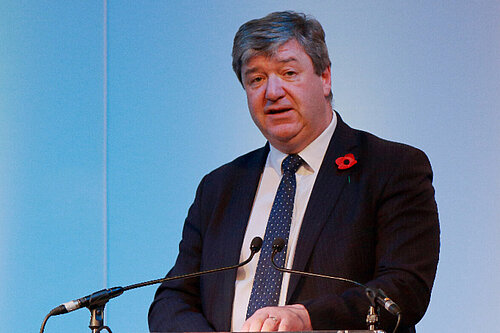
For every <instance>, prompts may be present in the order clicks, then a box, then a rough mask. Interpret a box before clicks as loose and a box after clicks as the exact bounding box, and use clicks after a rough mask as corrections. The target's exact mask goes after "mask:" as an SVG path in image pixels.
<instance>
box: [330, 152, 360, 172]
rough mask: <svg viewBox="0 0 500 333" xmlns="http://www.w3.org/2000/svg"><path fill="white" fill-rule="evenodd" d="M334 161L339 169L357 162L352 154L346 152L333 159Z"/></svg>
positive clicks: (346, 167) (347, 167)
mask: <svg viewBox="0 0 500 333" xmlns="http://www.w3.org/2000/svg"><path fill="white" fill-rule="evenodd" d="M335 163H336V164H337V166H338V168H339V170H345V169H349V168H350V167H352V166H353V165H354V164H356V163H358V161H356V159H355V158H354V155H353V154H351V153H349V154H346V155H345V156H342V157H339V158H337V159H336V160H335Z"/></svg>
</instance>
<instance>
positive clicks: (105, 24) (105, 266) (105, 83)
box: [102, 0, 109, 288]
mask: <svg viewBox="0 0 500 333" xmlns="http://www.w3.org/2000/svg"><path fill="white" fill-rule="evenodd" d="M102 37H103V85H102V90H103V212H102V214H103V217H102V220H103V284H104V288H107V287H108V274H109V273H108V265H109V262H108V258H109V252H108V230H109V226H108V2H107V0H103V36H102Z"/></svg>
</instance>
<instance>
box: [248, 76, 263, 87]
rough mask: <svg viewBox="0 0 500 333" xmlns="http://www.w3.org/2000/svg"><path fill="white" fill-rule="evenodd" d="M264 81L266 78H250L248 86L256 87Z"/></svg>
mask: <svg viewBox="0 0 500 333" xmlns="http://www.w3.org/2000/svg"><path fill="white" fill-rule="evenodd" d="M263 80H264V77H262V76H254V77H250V78H248V85H249V86H256V85H258V84H259V83H261V82H262V81H263Z"/></svg>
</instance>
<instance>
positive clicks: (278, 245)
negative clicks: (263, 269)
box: [273, 237, 285, 252]
mask: <svg viewBox="0 0 500 333" xmlns="http://www.w3.org/2000/svg"><path fill="white" fill-rule="evenodd" d="M284 247H285V240H284V239H283V238H280V237H278V238H276V239H275V240H274V241H273V251H274V252H281V251H282V250H283V248H284Z"/></svg>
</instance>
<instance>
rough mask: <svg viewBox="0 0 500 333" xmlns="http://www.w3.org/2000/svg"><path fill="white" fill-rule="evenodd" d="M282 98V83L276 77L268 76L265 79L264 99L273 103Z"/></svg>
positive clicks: (283, 93)
mask: <svg viewBox="0 0 500 333" xmlns="http://www.w3.org/2000/svg"><path fill="white" fill-rule="evenodd" d="M283 96H285V90H284V89H283V82H282V81H281V79H280V78H279V77H277V76H276V75H270V76H269V77H268V79H267V87H266V99H267V100H270V101H273V102H274V101H277V100H278V99H280V98H282V97H283Z"/></svg>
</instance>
